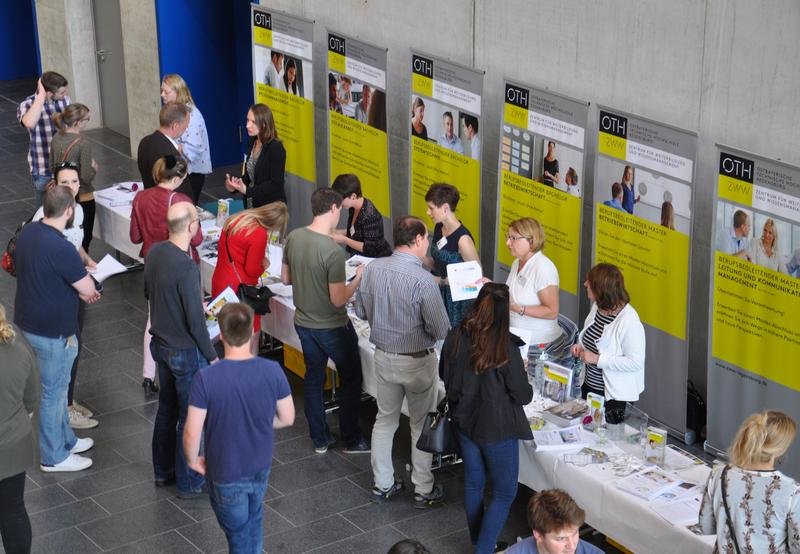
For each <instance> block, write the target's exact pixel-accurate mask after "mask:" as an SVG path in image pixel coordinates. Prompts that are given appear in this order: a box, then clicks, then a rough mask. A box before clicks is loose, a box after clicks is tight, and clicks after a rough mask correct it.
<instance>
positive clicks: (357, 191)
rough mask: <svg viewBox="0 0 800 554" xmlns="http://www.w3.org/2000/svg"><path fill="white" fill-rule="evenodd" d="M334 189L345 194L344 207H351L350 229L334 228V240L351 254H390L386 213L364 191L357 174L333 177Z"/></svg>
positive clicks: (382, 255)
mask: <svg viewBox="0 0 800 554" xmlns="http://www.w3.org/2000/svg"><path fill="white" fill-rule="evenodd" d="M331 188H332V189H333V190H335V191H336V192H338V193H339V194H341V195H342V197H343V198H344V199H343V200H342V208H347V209H348V212H349V213H348V215H347V228H346V229H345V230H344V231H342V230H341V229H337V230H336V231H334V234H333V240H335V241H336V242H338V243H339V244H343V245H345V246H346V247H347V252H348V253H349V254H363V255H364V256H367V257H368V258H382V257H384V256H391V255H392V249H391V248H390V247H389V243H388V242H386V239H385V238H384V237H383V216H382V215H381V213H380V212H379V211H378V208H376V207H375V204H373V203H372V202H371V201H370V200H368V199H367V198H364V196H363V195H362V194H361V182H360V181H359V180H358V177H357V176H356V175H353V174H352V173H345V174H343V175H339V176H338V177H336V179H334V180H333V184H332V185H331Z"/></svg>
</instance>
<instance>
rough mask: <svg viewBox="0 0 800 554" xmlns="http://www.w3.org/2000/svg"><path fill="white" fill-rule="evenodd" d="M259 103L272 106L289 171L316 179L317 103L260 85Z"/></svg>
mask: <svg viewBox="0 0 800 554" xmlns="http://www.w3.org/2000/svg"><path fill="white" fill-rule="evenodd" d="M256 102H261V103H264V104H266V105H268V106H269V107H270V109H271V110H272V116H273V117H274V118H275V127H276V129H277V130H278V137H279V138H280V139H281V141H283V147H284V148H285V149H286V172H287V173H291V174H293V175H297V176H298V177H300V178H302V179H305V180H306V181H311V182H312V183H314V182H316V180H317V174H316V164H315V162H314V104H313V103H312V102H311V101H309V100H306V99H305V98H300V97H299V96H295V95H293V94H288V93H286V92H283V91H282V90H278V89H275V88H272V87H268V86H267V85H264V84H261V83H259V84H258V91H257V94H256Z"/></svg>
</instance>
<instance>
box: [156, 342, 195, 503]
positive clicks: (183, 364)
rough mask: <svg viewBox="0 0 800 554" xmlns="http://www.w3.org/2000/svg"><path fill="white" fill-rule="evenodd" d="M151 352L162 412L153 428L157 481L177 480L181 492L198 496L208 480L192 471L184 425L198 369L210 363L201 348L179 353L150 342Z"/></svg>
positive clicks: (160, 410) (158, 414) (157, 416)
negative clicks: (198, 492) (156, 374)
mask: <svg viewBox="0 0 800 554" xmlns="http://www.w3.org/2000/svg"><path fill="white" fill-rule="evenodd" d="M150 352H151V353H152V354H153V359H154V360H155V362H156V368H157V369H158V382H159V385H160V386H161V388H160V389H159V391H158V411H157V412H156V421H155V424H154V425H153V470H154V472H155V477H156V479H171V478H172V477H173V476H174V477H175V482H176V483H177V486H178V490H179V491H181V492H197V491H200V490H201V489H202V488H203V483H204V479H203V476H202V475H200V474H199V473H197V472H195V471H193V470H191V469H189V466H188V465H187V464H186V458H185V456H184V455H183V425H184V423H185V422H186V412H187V411H188V409H189V391H190V390H191V388H192V379H193V378H194V374H195V373H196V372H197V370H198V369H200V368H202V367H205V366H207V365H208V360H206V359H205V357H204V356H203V354H202V353H201V352H200V351H199V350H198V349H197V348H187V349H177V348H170V347H168V346H165V345H163V344H161V343H159V342H158V341H157V340H156V339H155V338H154V339H153V340H152V341H151V342H150Z"/></svg>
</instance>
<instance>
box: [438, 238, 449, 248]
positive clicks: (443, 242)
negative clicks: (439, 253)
mask: <svg viewBox="0 0 800 554" xmlns="http://www.w3.org/2000/svg"><path fill="white" fill-rule="evenodd" d="M445 246H447V237H442V238H440V239H439V240H438V241H436V248H438V249H439V250H444V247H445Z"/></svg>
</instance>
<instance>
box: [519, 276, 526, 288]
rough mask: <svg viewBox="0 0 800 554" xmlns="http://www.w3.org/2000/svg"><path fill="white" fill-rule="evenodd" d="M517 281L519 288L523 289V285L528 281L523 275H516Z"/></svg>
mask: <svg viewBox="0 0 800 554" xmlns="http://www.w3.org/2000/svg"><path fill="white" fill-rule="evenodd" d="M517 281H519V284H520V286H523V287H524V286H525V283H527V282H528V280H527V279H526V278H525V277H524V276H523V275H517Z"/></svg>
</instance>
